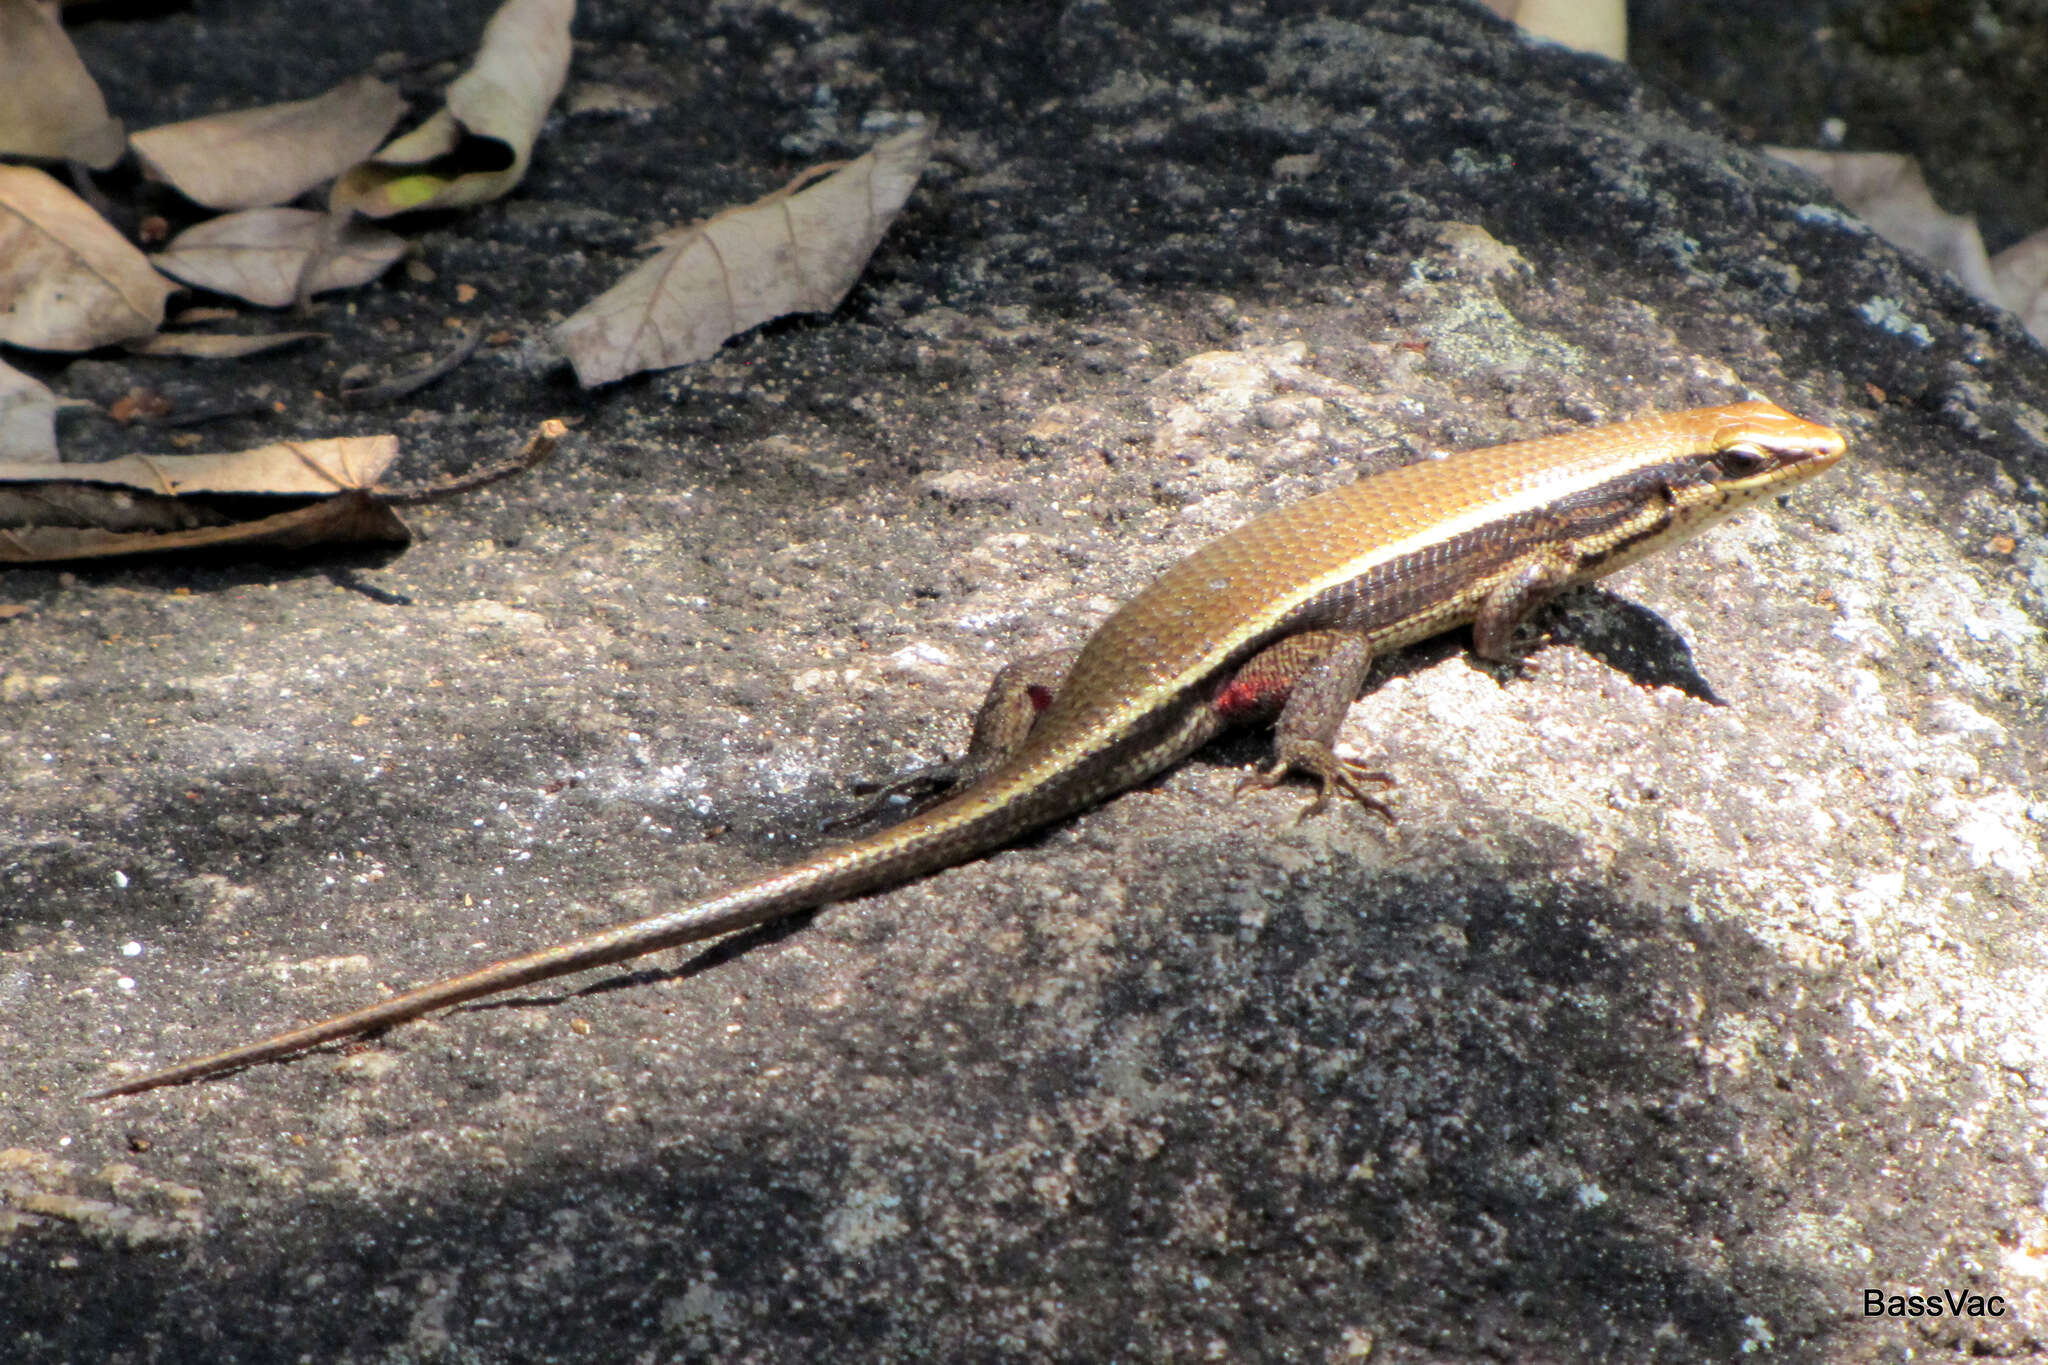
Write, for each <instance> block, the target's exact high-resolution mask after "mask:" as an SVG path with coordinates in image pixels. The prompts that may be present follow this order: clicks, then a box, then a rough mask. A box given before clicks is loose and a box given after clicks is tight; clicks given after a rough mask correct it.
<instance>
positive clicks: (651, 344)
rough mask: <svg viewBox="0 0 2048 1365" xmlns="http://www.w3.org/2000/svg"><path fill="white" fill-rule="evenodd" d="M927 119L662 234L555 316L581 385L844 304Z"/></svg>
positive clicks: (906, 187) (915, 166)
mask: <svg viewBox="0 0 2048 1365" xmlns="http://www.w3.org/2000/svg"><path fill="white" fill-rule="evenodd" d="M932 131H933V125H931V124H930V123H925V124H922V125H920V126H918V127H916V128H912V129H909V130H907V131H905V132H901V133H898V134H896V136H894V137H892V138H889V139H887V140H886V141H883V142H881V143H880V144H878V145H877V146H875V147H874V148H873V149H872V150H871V151H869V152H868V153H867V155H865V156H863V157H860V158H859V159H858V160H855V161H850V162H847V163H846V164H845V165H843V166H841V167H839V169H837V170H836V171H833V173H832V174H831V175H828V176H826V177H825V178H824V179H823V180H820V181H818V182H817V183H816V184H813V185H811V186H809V188H807V189H801V190H798V189H796V187H797V186H798V185H801V184H803V182H804V181H805V179H806V178H808V177H810V176H812V175H815V174H816V173H817V172H818V171H819V170H823V169H825V168H824V167H814V168H813V169H812V170H811V171H807V172H805V174H804V175H802V176H799V177H797V179H796V180H794V181H791V182H790V184H789V185H787V186H785V187H784V188H782V189H780V190H777V191H776V192H775V193H774V194H771V195H769V196H767V197H766V198H764V199H759V200H756V201H755V202H754V203H751V204H747V205H745V206H743V207H740V208H732V209H727V210H725V211H724V212H723V213H720V214H718V215H716V216H715V217H712V218H709V219H706V220H705V221H703V222H701V223H695V224H692V225H690V226H689V227H687V228H682V229H675V230H671V231H670V232H667V233H664V234H662V237H661V238H660V239H658V240H660V241H662V242H663V244H664V250H663V251H662V252H661V253H660V254H659V255H656V256H653V257H650V258H649V259H648V260H646V261H643V262H641V263H640V264H639V265H638V266H636V267H634V268H633V269H632V270H631V271H629V272H628V273H627V274H626V276H625V278H624V279H621V280H620V281H619V282H618V283H617V284H615V285H613V286H612V287H611V288H610V289H608V290H606V291H605V292H604V293H603V294H600V295H599V296H598V297H597V298H595V299H592V300H591V301H590V302H589V303H587V304H585V305H583V307H581V308H579V309H577V310H576V312H575V313H574V314H572V315H571V316H570V317H568V318H566V319H564V320H563V321H562V322H561V323H559V324H557V325H556V326H555V327H554V328H553V329H552V330H551V331H550V332H549V336H550V337H551V338H552V339H553V340H554V343H555V345H556V346H558V347H560V348H561V350H562V352H563V353H564V354H565V355H567V356H568V357H569V360H570V361H571V363H573V364H574V365H575V366H576V377H577V379H578V380H579V381H580V382H581V383H582V384H583V386H584V387H585V388H589V387H591V386H592V385H596V384H608V383H610V382H611V381H612V380H615V379H622V378H624V377H625V376H626V375H629V374H635V373H638V372H639V371H641V370H656V369H666V368H669V367H670V366H674V365H686V364H688V363H690V362H691V361H693V360H702V359H703V358H704V357H706V356H708V355H711V354H712V353H714V352H715V351H717V350H718V348H719V347H720V346H721V345H722V344H724V342H725V340H726V339H727V338H728V337H731V336H734V335H736V334H738V333H740V332H744V331H746V330H747V329H748V328H749V327H756V326H759V325H760V324H761V323H764V322H766V321H768V319H770V318H776V317H781V316H782V315H783V314H785V313H822V312H828V311H830V310H831V309H833V308H836V307H838V306H839V301H840V300H841V299H843V298H845V297H846V294H847V291H848V290H850V289H852V288H853V284H854V281H855V280H857V279H859V278H860V272H861V271H862V269H864V268H865V267H866V265H867V262H868V257H870V256H872V255H873V254H874V250H875V246H876V244H877V243H879V242H880V241H881V240H882V234H883V233H884V232H886V231H888V228H889V224H890V222H891V221H892V220H894V218H895V217H896V213H897V210H899V209H901V208H902V207H903V202H904V201H905V200H906V199H908V198H909V197H910V191H911V190H912V189H914V188H915V187H916V185H917V179H918V176H919V175H921V174H922V173H923V171H924V165H925V161H926V159H927V158H928V157H929V156H930V155H931V144H932Z"/></svg>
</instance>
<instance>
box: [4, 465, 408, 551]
mask: <svg viewBox="0 0 2048 1365" xmlns="http://www.w3.org/2000/svg"><path fill="white" fill-rule="evenodd" d="M397 458H398V438H397V437H396V436H347V437H340V438H336V439H332V440H321V441H290V442H284V443H281V444H278V445H271V446H263V447H260V448H258V449H255V450H243V451H237V452H234V453H233V454H226V455H128V456H124V457H122V458H121V459H118V460H108V461H105V462H103V463H99V464H29V463H23V462H18V461H11V462H7V463H0V562H9V561H11V562H14V563H30V562H40V561H47V560H60V559H94V558H100V557H104V556H107V555H122V554H141V553H157V552H160V551H165V550H187V549H198V548H203V547H207V546H219V545H229V544H234V545H250V546H264V547H268V548H273V549H283V548H295V547H298V546H303V545H311V544H315V543H318V542H320V541H326V540H337V539H341V540H365V541H404V540H405V539H406V538H407V533H406V529H405V523H404V522H402V521H400V520H399V519H398V515H397V514H396V513H395V512H393V511H392V510H391V509H390V508H389V507H386V506H385V505H383V504H382V503H381V502H379V501H378V500H377V499H376V498H375V497H374V496H373V495H372V493H371V486H372V485H373V484H375V483H376V481H377V480H378V479H379V478H380V477H381V476H382V475H383V474H384V472H385V471H386V470H388V469H389V468H390V467H391V464H392V462H393V461H394V460H396V459H397ZM266 493H267V494H274V495H281V496H286V497H316V498H319V499H321V501H319V502H316V503H312V504H309V505H306V506H302V507H295V508H291V509H288V510H286V511H282V512H279V513H276V514H275V515H272V516H266V517H261V518H257V519H254V520H247V519H238V518H237V517H235V516H232V515H230V514H228V513H227V512H225V511H223V510H221V509H220V508H218V507H216V506H214V505H212V504H211V503H210V502H208V501H207V500H206V499H205V498H203V497H200V496H196V495H204V494H266Z"/></svg>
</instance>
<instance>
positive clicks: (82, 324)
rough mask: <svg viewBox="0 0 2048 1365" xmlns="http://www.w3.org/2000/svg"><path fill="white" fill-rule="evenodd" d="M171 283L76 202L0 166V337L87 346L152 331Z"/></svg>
mask: <svg viewBox="0 0 2048 1365" xmlns="http://www.w3.org/2000/svg"><path fill="white" fill-rule="evenodd" d="M174 288H176V286H175V285H173V284H172V283H171V282H170V281H169V280H167V279H165V278H164V277H163V276H161V275H159V274H157V273H156V271H154V270H152V269H150V266H149V260H148V258H147V257H145V256H144V255H143V254H142V253H141V252H140V251H137V250H136V249H135V247H134V246H133V245H132V244H130V243H129V241H128V239H127V238H125V237H123V236H122V235H121V234H120V233H118V232H116V231H114V229H113V228H112V227H111V226H109V225H108V223H107V221H106V220H105V219H103V218H101V217H100V216H99V215H98V214H97V213H94V212H93V211H92V209H91V208H90V207H89V206H88V205H87V204H86V202H85V201H84V200H83V199H80V198H79V197H78V196H77V195H75V194H73V193H72V192H71V191H70V190H67V189H65V188H64V187H63V186H62V185H60V184H58V183H57V182H56V181H55V180H53V179H51V178H50V177H49V176H47V175H45V174H44V173H43V172H41V171H39V170H36V169H35V168H34V167H31V166H0V341H8V342H12V343H14V344H15V345H16V346H27V347H30V348H32V349H35V350H39V351H89V350H91V349H93V348H94V347H95V346H105V345H107V344H109V343H110V342H116V341H126V340H127V339H128V338H130V337H136V336H141V335H143V334H144V333H146V332H153V331H155V330H156V329H157V327H158V326H159V325H161V324H162V322H163V320H164V299H165V298H167V297H168V296H169V295H170V292H171V290H172V289H174Z"/></svg>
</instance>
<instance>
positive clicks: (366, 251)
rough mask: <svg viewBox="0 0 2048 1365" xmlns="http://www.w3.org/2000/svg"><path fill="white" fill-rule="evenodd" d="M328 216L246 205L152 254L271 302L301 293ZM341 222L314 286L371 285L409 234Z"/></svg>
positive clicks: (176, 270) (205, 284) (190, 276)
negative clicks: (302, 279) (305, 271)
mask: <svg viewBox="0 0 2048 1365" xmlns="http://www.w3.org/2000/svg"><path fill="white" fill-rule="evenodd" d="M328 219H329V215H327V214H324V213H316V212H314V211H313V210H312V209H291V208H271V209H244V210H243V211H242V212H240V213H229V214H223V215H222V216H221V217H219V218H210V219H208V220H207V221H205V222H203V223H197V224H194V225H193V226H192V227H189V228H187V229H185V230H184V231H183V232H181V233H179V234H178V235H177V236H176V237H173V238H172V239H171V240H170V242H169V243H168V244H167V245H166V246H165V247H164V249H163V251H162V252H160V253H159V254H158V255H157V256H156V257H154V260H155V262H156V264H157V266H158V267H159V268H161V269H162V270H163V272H164V273H165V274H167V275H175V276H176V277H177V278H179V279H181V280H183V281H185V283H187V284H195V285H198V286H199V287H200V288H202V289H211V290H213V291H214V292H215V293H218V294H232V295H234V296H235V297H236V298H242V299H247V300H249V302H251V303H258V304H262V305H263V306H264V307H266V308H283V307H286V306H288V305H290V304H291V303H292V302H293V301H294V300H295V299H296V298H297V297H298V288H299V274H300V272H301V271H302V270H303V269H304V268H305V264H306V260H307V257H308V256H309V255H311V254H312V253H313V252H314V251H316V250H326V249H327V243H326V241H325V240H324V239H323V237H322V233H323V231H324V230H329V229H332V228H334V227H335V226H337V225H335V224H332V223H330V222H329V221H328ZM339 226H340V237H339V239H338V240H337V241H336V242H335V243H334V244H333V248H332V250H331V251H327V254H325V255H323V256H322V258H321V261H320V264H319V265H318V266H317V267H316V268H315V269H314V271H313V279H312V288H311V290H310V291H309V292H311V293H315V294H317V293H321V292H323V291H325V290H329V289H353V288H354V287H356V286H357V285H362V284H368V283H369V282H370V281H371V280H374V279H376V278H377V277H378V276H379V275H381V274H383V273H384V272H385V271H386V270H388V269H390V267H391V265H392V263H393V262H395V261H396V260H398V258H399V257H401V256H403V255H404V254H405V239H404V238H403V237H400V236H398V235H397V234H396V233H391V232H386V231H385V230H384V229H383V228H380V227H373V226H371V225H370V224H368V223H356V222H350V223H347V224H345V225H339Z"/></svg>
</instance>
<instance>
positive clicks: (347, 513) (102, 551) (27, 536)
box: [0, 490, 412, 564]
mask: <svg viewBox="0 0 2048 1365" xmlns="http://www.w3.org/2000/svg"><path fill="white" fill-rule="evenodd" d="M130 496H132V495H130ZM411 539H412V532H411V531H409V530H407V529H406V525H405V523H404V522H403V521H402V520H400V519H399V516H398V513H396V512H394V511H392V510H391V508H390V507H388V506H386V505H385V504H384V503H381V502H379V501H377V499H376V497H375V496H373V495H372V494H369V493H363V492H358V491H354V490H351V491H349V492H346V493H338V494H336V495H335V496H334V497H331V498H322V499H321V500H320V501H319V502H311V503H307V504H306V505H305V506H303V507H295V508H293V509H292V510H290V511H288V512H279V513H277V514H275V515H273V516H268V517H261V518H258V519H257V520H255V521H238V522H232V523H229V524H224V525H214V526H198V527H192V528H188V529H183V530H171V531H147V530H143V531H110V530H105V529H102V528H100V527H97V526H24V527H21V528H19V529H15V530H10V529H8V528H6V527H4V526H0V563H13V564H47V563H53V562H58V561H62V560H68V559H107V558H111V557H113V556H116V555H142V554H167V553H172V552H176V551H183V550H218V549H226V548H228V547H230V546H232V547H234V548H235V549H241V550H303V549H308V548H310V547H312V546H314V545H328V544H357V545H403V544H405V543H406V542H407V541H409V540H411Z"/></svg>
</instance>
